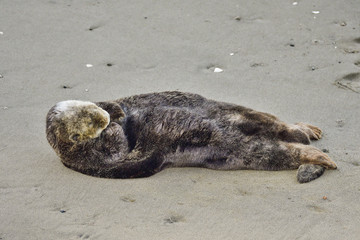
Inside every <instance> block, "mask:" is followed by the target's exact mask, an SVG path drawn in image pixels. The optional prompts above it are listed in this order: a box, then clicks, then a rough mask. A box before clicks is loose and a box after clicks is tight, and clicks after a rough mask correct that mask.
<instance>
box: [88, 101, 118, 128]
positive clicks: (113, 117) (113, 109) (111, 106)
mask: <svg viewBox="0 0 360 240" xmlns="http://www.w3.org/2000/svg"><path fill="white" fill-rule="evenodd" d="M95 104H96V105H97V106H99V107H101V108H102V109H104V110H105V111H107V112H108V113H109V114H110V121H111V122H117V123H120V122H121V120H122V119H123V118H124V117H125V113H124V111H123V110H122V108H121V106H120V105H119V104H118V103H116V102H97V103H95Z"/></svg>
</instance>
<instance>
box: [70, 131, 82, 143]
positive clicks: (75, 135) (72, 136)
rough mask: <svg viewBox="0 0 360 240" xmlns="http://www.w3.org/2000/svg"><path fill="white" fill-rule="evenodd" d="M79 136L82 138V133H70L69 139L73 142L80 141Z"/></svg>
mask: <svg viewBox="0 0 360 240" xmlns="http://www.w3.org/2000/svg"><path fill="white" fill-rule="evenodd" d="M79 138H80V134H77V133H74V134H71V135H70V137H69V140H70V141H72V142H77V141H79Z"/></svg>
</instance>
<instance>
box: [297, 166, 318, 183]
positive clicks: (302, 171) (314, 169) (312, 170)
mask: <svg viewBox="0 0 360 240" xmlns="http://www.w3.org/2000/svg"><path fill="white" fill-rule="evenodd" d="M324 172H325V167H323V166H320V165H314V164H302V165H300V167H299V168H298V170H297V180H298V182H299V183H307V182H310V181H312V180H315V179H317V178H318V177H320V176H321V175H322V174H323V173H324Z"/></svg>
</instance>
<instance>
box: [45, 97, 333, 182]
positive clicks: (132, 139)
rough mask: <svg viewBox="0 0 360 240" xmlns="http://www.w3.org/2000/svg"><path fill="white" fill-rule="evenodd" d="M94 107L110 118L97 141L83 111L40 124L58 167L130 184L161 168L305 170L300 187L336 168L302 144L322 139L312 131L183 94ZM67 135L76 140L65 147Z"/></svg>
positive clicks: (89, 112)
mask: <svg viewBox="0 0 360 240" xmlns="http://www.w3.org/2000/svg"><path fill="white" fill-rule="evenodd" d="M95 104H96V105H97V106H98V107H99V108H102V109H104V110H105V111H107V112H108V113H109V114H110V118H111V121H110V124H109V125H108V126H107V127H106V128H105V129H104V130H103V131H102V133H101V135H100V136H98V137H93V135H91V133H92V132H94V131H96V130H98V129H99V128H101V127H104V119H101V114H100V115H99V114H95V115H94V114H93V112H94V109H90V108H87V107H83V108H82V109H80V110H79V114H72V115H67V114H66V113H60V114H59V113H57V112H56V111H54V107H53V108H52V109H50V111H49V113H48V115H47V124H46V125H47V126H46V127H47V128H46V134H47V139H48V141H49V143H50V145H51V146H52V147H53V148H54V150H55V151H56V152H57V154H58V155H59V157H60V158H61V160H62V162H63V163H64V165H65V166H67V167H69V168H72V169H74V170H76V171H79V172H82V173H85V174H88V175H92V176H97V177H106V178H135V177H147V176H151V175H153V174H155V173H157V172H159V171H161V170H162V169H164V168H167V167H186V166H194V167H205V168H211V169H218V170H237V169H256V170H286V169H297V168H299V166H300V165H302V164H308V165H306V166H307V167H306V168H304V167H302V168H299V170H298V181H299V182H307V181H311V180H313V179H315V178H317V177H318V176H320V175H321V174H320V175H319V168H322V169H324V168H329V169H335V168H336V164H335V163H334V162H333V161H332V160H331V159H330V158H329V157H328V156H327V155H326V154H325V153H323V152H321V151H320V150H319V149H317V148H315V147H312V146H309V145H308V144H309V143H310V139H311V140H317V139H319V138H321V130H320V129H319V128H317V127H315V126H312V125H309V124H304V123H298V124H294V125H292V124H286V123H284V122H282V121H280V120H279V119H278V118H277V117H275V116H273V115H271V114H268V113H262V112H257V111H254V110H252V109H249V108H245V107H242V106H239V105H235V104H229V103H224V102H217V101H213V100H208V99H206V98H204V97H202V96H200V95H197V94H191V93H182V92H162V93H150V94H142V95H136V96H131V97H126V98H121V99H118V100H115V101H109V102H98V103H95ZM61 114H64V115H63V116H61ZM89 119H91V120H92V121H91V123H90V122H89ZM90 124H92V125H91V126H90ZM65 125H72V126H73V127H72V128H66V127H64V126H65ZM79 126H81V127H79ZM84 126H88V127H85V128H84ZM79 129H80V130H79ZM84 129H85V130H84ZM79 132H81V134H80V133H79ZM74 133H76V134H80V135H81V137H79V136H78V137H77V138H75V140H73V141H68V140H67V139H69V136H70V135H72V134H74ZM86 136H87V137H86ZM311 166H313V168H312V167H311ZM301 169H304V170H301ZM311 171H313V174H311ZM305 172H306V174H304V173H305ZM322 172H323V171H322ZM322 172H321V173H322ZM309 175H310V177H309ZM302 176H304V177H302ZM309 179H310V180H309Z"/></svg>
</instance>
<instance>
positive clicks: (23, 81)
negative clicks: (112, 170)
mask: <svg viewBox="0 0 360 240" xmlns="http://www.w3.org/2000/svg"><path fill="white" fill-rule="evenodd" d="M359 52H360V1H359V0H349V1H340V0H334V1H326V0H318V1H307V0H300V1H292V0H290V1H281V0H274V1H245V0H238V1H234V0H225V1H205V0H201V1H164V0H160V1H146V0H138V1H115V0H108V1H104V0H99V1H96V0H84V1H74V0H64V1H59V0H29V1H20V0H3V1H0V54H1V58H0V133H1V138H0V194H1V195H0V196H1V197H0V239H2V240H23V239H27V240H33V239H34V240H35V239H64V240H65V239H66V240H69V239H174V240H176V239H179V240H180V239H181V240H184V239H327V240H329V239H359V236H360V228H359V226H360V202H359V199H360V124H359V119H360V107H359V106H360V53H359ZM165 90H179V91H185V92H193V93H198V94H201V95H203V96H205V97H207V98H210V99H215V100H219V101H226V102H232V103H236V104H239V105H244V106H247V107H250V108H253V109H256V110H259V111H264V112H269V113H272V114H274V115H276V116H278V117H279V118H280V119H282V120H284V121H286V122H289V123H292V122H299V121H301V122H309V123H312V124H314V125H316V126H319V127H320V128H321V129H322V130H323V131H324V135H323V138H322V139H321V140H320V141H317V142H313V143H312V144H313V145H314V146H316V147H318V148H320V149H323V151H326V152H328V155H329V156H330V157H331V158H332V159H333V160H334V161H335V162H336V163H337V165H338V169H337V170H331V171H330V170H329V171H325V173H324V175H323V176H322V177H320V178H319V179H317V180H315V181H312V182H310V183H307V184H299V183H298V182H297V181H296V171H280V172H267V171H213V170H208V169H201V168H173V169H167V170H164V171H162V172H160V173H158V174H156V175H154V176H152V177H149V178H144V179H126V180H122V179H101V178H95V177H91V176H86V175H83V174H81V173H78V172H75V171H72V170H70V169H68V168H66V167H64V166H63V165H62V163H61V162H60V159H59V158H58V157H57V156H56V154H55V152H54V151H53V150H52V148H51V147H50V145H49V144H48V142H47V140H46V136H45V117H46V114H47V112H48V110H49V109H50V108H51V107H52V106H53V105H54V104H55V103H56V102H59V101H62V100H67V99H79V100H88V101H102V100H111V99H117V98H120V97H125V96H130V95H134V94H139V93H149V92H158V91H165Z"/></svg>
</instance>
